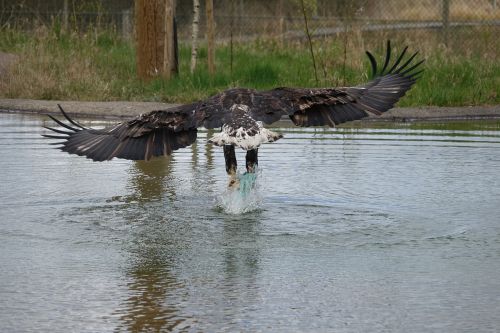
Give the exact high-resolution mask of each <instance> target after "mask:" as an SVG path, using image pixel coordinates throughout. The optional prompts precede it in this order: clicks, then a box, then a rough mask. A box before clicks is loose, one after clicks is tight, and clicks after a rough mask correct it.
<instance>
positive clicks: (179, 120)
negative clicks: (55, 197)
mask: <svg viewBox="0 0 500 333" xmlns="http://www.w3.org/2000/svg"><path fill="white" fill-rule="evenodd" d="M196 106H197V105H183V106H179V107H175V108H173V109H171V110H161V111H153V112H150V113H146V114H143V115H140V116H138V117H137V118H135V119H133V120H131V121H128V122H122V123H119V124H117V125H115V126H111V127H107V128H104V129H93V128H87V127H84V126H82V125H81V124H79V123H77V122H75V121H74V120H73V119H71V118H70V117H69V116H68V115H67V114H66V112H64V110H63V109H62V107H61V106H59V109H60V110H61V113H62V114H63V116H64V117H65V118H66V120H67V121H68V122H69V124H67V123H64V122H62V121H60V120H58V119H56V118H54V117H52V116H50V115H49V117H50V118H51V119H52V120H54V121H55V122H56V123H57V124H59V125H60V126H61V127H63V128H64V129H58V128H52V127H45V128H47V129H49V130H51V131H53V132H55V133H56V135H54V134H44V135H43V136H45V137H48V138H52V139H60V140H62V141H60V142H56V143H53V144H56V145H60V149H61V150H62V151H65V152H68V153H70V154H76V155H80V156H86V157H88V158H90V159H92V160H94V161H105V160H110V159H112V158H114V157H117V158H125V159H129V160H149V159H150V158H151V157H153V156H161V155H170V154H171V153H172V151H174V150H177V149H179V148H183V147H186V146H189V145H190V144H192V143H193V142H194V141H195V140H196V134H197V129H196V128H197V127H198V125H199V123H203V122H204V121H207V122H209V121H210V117H209V116H207V117H205V116H204V115H203V111H202V112H200V113H196ZM204 118H205V119H204ZM212 121H213V120H212ZM214 122H217V121H214ZM219 122H220V121H219Z"/></svg>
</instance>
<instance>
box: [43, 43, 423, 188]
mask: <svg viewBox="0 0 500 333" xmlns="http://www.w3.org/2000/svg"><path fill="white" fill-rule="evenodd" d="M407 50H408V47H405V48H404V49H403V50H402V52H401V53H400V54H399V55H398V56H397V58H396V60H395V61H393V62H391V53H392V52H391V43H390V41H388V42H387V48H386V54H385V60H384V64H383V66H382V67H381V68H379V66H378V64H377V61H376V60H375V57H374V56H373V55H372V54H371V53H370V52H369V51H366V54H367V56H368V59H369V61H370V64H371V70H372V75H371V81H369V82H368V83H366V84H362V85H359V86H354V87H337V88H310V89H308V88H286V87H280V88H275V89H272V90H267V91H259V90H255V89H248V88H232V89H228V90H225V91H223V92H221V93H219V94H217V95H214V96H212V97H209V98H207V99H205V100H201V101H197V102H194V103H190V104H185V105H180V106H176V107H173V108H169V109H166V110H156V111H151V112H149V113H145V114H141V115H139V116H137V117H136V118H134V119H132V120H130V121H124V122H121V123H118V124H116V125H114V126H109V127H106V128H104V129H93V128H87V127H84V126H83V125H81V124H80V123H78V122H76V121H75V120H73V119H71V118H70V117H69V116H68V114H67V113H66V112H65V111H64V110H63V108H62V107H61V106H60V105H59V109H60V111H61V113H62V115H63V116H64V118H65V119H66V120H67V122H63V121H61V120H59V119H57V118H55V117H53V116H51V115H49V117H50V118H51V119H52V120H53V121H54V122H55V123H57V124H58V125H60V126H61V127H62V129H61V128H53V127H45V128H46V129H48V130H50V131H53V132H55V134H53V133H50V134H43V136H45V137H47V138H51V139H60V140H62V141H59V142H55V143H54V144H57V145H59V148H60V149H61V150H62V151H65V152H67V153H70V154H76V155H80V156H86V157H87V158H90V159H92V160H94V161H107V160H111V159H113V158H115V157H116V158H123V159H128V160H150V159H151V158H152V157H154V156H165V155H170V154H172V152H173V151H175V150H177V149H180V148H184V147H187V146H189V145H191V144H192V143H193V142H195V140H196V136H197V131H198V128H201V127H204V128H206V129H219V128H220V132H218V133H217V134H215V135H213V136H212V137H211V138H210V140H209V142H210V143H212V144H214V145H216V146H222V147H223V151H224V158H225V163H226V172H227V173H228V175H229V176H230V186H231V185H233V184H234V183H235V182H236V179H235V175H236V172H237V161H236V154H235V147H239V148H242V149H243V150H245V151H246V161H245V162H246V165H245V166H246V173H255V170H256V167H257V165H258V148H259V146H260V145H261V144H263V143H267V142H274V141H276V140H279V139H281V138H282V137H283V135H282V134H280V133H276V132H274V131H271V130H269V129H267V128H265V127H264V125H271V124H273V123H274V122H276V121H278V120H280V119H282V117H284V116H285V117H288V118H289V119H290V120H291V121H292V123H293V124H295V125H296V126H304V127H309V126H330V127H334V126H335V125H338V124H342V123H345V122H348V121H352V120H358V119H362V118H365V117H368V116H369V114H374V115H380V114H382V113H384V112H386V111H387V110H389V109H391V108H392V107H393V106H394V104H395V103H396V102H397V101H398V100H399V99H400V98H401V97H402V96H404V95H405V93H406V92H407V91H408V90H409V89H410V88H411V87H412V86H413V84H414V83H415V82H416V80H417V79H418V78H419V76H420V74H421V73H422V71H423V69H421V68H420V66H421V64H422V63H423V62H424V60H420V61H417V60H416V59H415V58H416V57H417V54H418V52H415V53H414V54H412V55H410V56H407V57H405V55H406V53H407Z"/></svg>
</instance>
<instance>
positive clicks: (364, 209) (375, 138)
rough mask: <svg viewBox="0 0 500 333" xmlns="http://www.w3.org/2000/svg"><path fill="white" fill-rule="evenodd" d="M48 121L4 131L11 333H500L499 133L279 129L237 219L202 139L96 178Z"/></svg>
mask: <svg viewBox="0 0 500 333" xmlns="http://www.w3.org/2000/svg"><path fill="white" fill-rule="evenodd" d="M42 122H43V118H40V117H34V116H22V115H14V114H0V176H1V177H0V267H1V269H0V331H2V332H40V331H47V332H70V331H75V332H79V331H85V332H110V331H117V332H122V331H123V332H125V331H133V332H139V331H158V330H161V331H192V332H198V331H200V332H201V331H203V332H224V331H225V332H235V331H248V332H255V331H264V332H273V331H276V332H299V331H301V332H362V331H366V332H368V331H369V332H375V331H400V332H431V331H432V332H485V331H496V330H498V329H499V327H500V316H499V314H500V180H499V178H500V177H499V175H500V123H498V122H493V123H491V122H489V123H479V124H477V123H476V124H472V125H468V126H464V125H460V126H456V125H453V126H450V127H449V128H452V129H451V130H450V129H449V128H448V127H447V126H446V125H439V124H437V125H435V126H433V125H432V124H431V125H429V124H427V125H425V126H421V127H418V126H417V127H415V125H406V126H403V125H401V126H399V127H398V126H391V127H390V128H371V129H370V128H358V129H347V128H345V129H337V130H325V129H316V130H312V129H311V130H304V129H297V128H284V129H282V131H283V132H284V134H285V139H283V140H280V141H278V142H277V143H273V144H268V145H265V146H264V147H263V148H262V149H261V150H260V155H259V162H260V167H261V169H262V174H261V175H260V176H259V193H258V194H259V195H260V196H261V198H262V200H261V203H260V204H259V209H257V210H255V211H253V212H250V213H246V214H240V215H234V214H228V213H226V212H224V211H223V210H221V209H218V208H217V207H216V206H217V198H218V196H219V195H220V194H221V193H223V192H224V190H225V186H226V182H227V179H226V175H225V170H224V161H223V155H222V151H221V149H219V148H216V147H210V146H206V145H205V142H206V136H207V133H206V132H203V133H201V134H200V138H199V140H198V143H197V144H196V145H194V146H193V147H190V148H187V149H184V150H181V151H178V152H177V153H176V154H175V155H174V156H173V157H171V158H169V159H159V160H156V161H153V162H150V163H144V162H131V161H123V160H114V161H111V162H104V163H93V162H91V161H89V160H86V159H85V158H81V157H77V156H70V155H67V154H63V153H61V152H59V151H57V150H54V149H52V148H51V147H50V146H49V145H48V144H47V142H48V140H47V139H44V138H42V137H41V136H40V133H42V129H41V125H42ZM99 124H101V123H99V122H93V123H92V125H95V126H97V125H99ZM471 129H472V130H471ZM238 158H239V161H240V164H241V165H243V164H244V162H243V161H244V155H243V154H240V155H238Z"/></svg>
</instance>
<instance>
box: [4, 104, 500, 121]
mask: <svg viewBox="0 0 500 333" xmlns="http://www.w3.org/2000/svg"><path fill="white" fill-rule="evenodd" d="M57 104H61V106H62V107H63V108H64V110H65V111H67V113H68V114H71V115H76V116H79V117H92V118H110V119H122V118H124V119H127V118H132V117H135V116H137V115H139V114H141V113H146V112H149V111H153V110H162V109H163V110H164V109H168V108H170V107H172V106H175V104H167V103H156V102H75V101H42V100H29V99H0V112H21V113H40V114H48V113H52V114H55V113H59V110H58V108H57ZM467 119H471V120H473V119H500V105H495V106H472V107H424V108H394V109H392V110H390V111H388V112H386V113H384V114H383V115H382V116H380V117H377V116H374V117H369V118H367V119H366V120H364V121H374V120H378V121H419V120H440V121H446V120H467Z"/></svg>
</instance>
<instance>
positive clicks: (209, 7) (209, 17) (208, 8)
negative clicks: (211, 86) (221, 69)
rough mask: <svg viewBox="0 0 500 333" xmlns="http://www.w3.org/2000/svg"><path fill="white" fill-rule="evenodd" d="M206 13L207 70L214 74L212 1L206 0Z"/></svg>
mask: <svg viewBox="0 0 500 333" xmlns="http://www.w3.org/2000/svg"><path fill="white" fill-rule="evenodd" d="M205 4H206V14H207V42H208V43H207V44H208V50H207V55H208V72H209V73H210V74H215V22H214V2H213V0H206V2H205Z"/></svg>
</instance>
